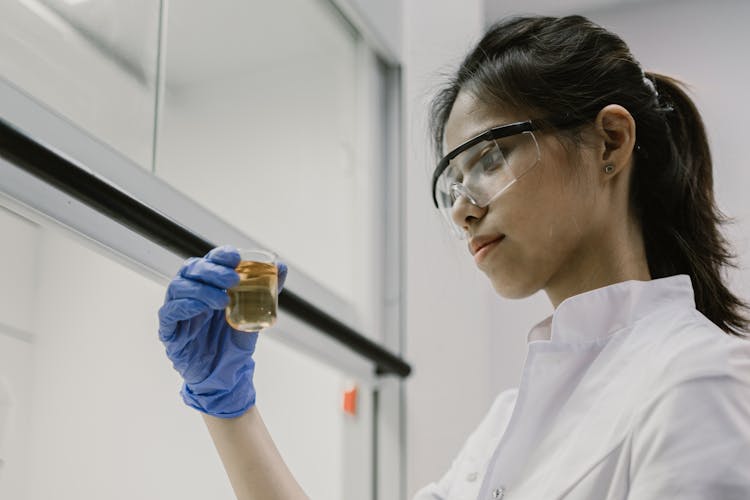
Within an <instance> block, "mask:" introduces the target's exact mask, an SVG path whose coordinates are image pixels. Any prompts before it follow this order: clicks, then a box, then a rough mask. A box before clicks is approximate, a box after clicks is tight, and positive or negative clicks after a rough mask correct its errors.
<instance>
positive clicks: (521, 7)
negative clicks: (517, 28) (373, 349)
mask: <svg viewBox="0 0 750 500" xmlns="http://www.w3.org/2000/svg"><path fill="white" fill-rule="evenodd" d="M648 1H654V0H525V1H524V2H523V3H521V2H514V1H510V0H485V4H484V12H485V17H486V24H487V25H489V24H492V23H493V22H495V21H497V20H498V19H500V18H502V17H505V16H508V15H511V14H542V15H555V16H564V15H569V14H584V15H585V14H586V13H588V12H591V11H599V10H605V9H609V8H616V7H621V6H623V5H632V4H636V3H644V2H648Z"/></svg>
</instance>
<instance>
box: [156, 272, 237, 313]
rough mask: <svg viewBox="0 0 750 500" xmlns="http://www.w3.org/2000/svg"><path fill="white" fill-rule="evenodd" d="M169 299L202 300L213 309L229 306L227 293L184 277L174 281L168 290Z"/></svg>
mask: <svg viewBox="0 0 750 500" xmlns="http://www.w3.org/2000/svg"><path fill="white" fill-rule="evenodd" d="M167 297H168V300H174V299H196V300H200V301H201V302H203V303H205V304H207V305H208V306H209V307H210V308H211V309H223V308H225V307H226V306H227V305H228V304H229V295H227V292H226V291H224V290H221V289H219V288H216V287H215V286H211V285H206V284H205V283H201V282H200V281H195V280H191V279H188V278H183V277H178V278H175V279H173V280H172V282H171V283H170V284H169V287H168V288H167Z"/></svg>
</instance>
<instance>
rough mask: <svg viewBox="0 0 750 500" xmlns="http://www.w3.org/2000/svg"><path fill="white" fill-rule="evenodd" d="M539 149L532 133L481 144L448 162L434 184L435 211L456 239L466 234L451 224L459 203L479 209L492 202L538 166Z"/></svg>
mask: <svg viewBox="0 0 750 500" xmlns="http://www.w3.org/2000/svg"><path fill="white" fill-rule="evenodd" d="M540 156H541V155H540V152H539V145H538V143H537V142H536V138H535V137H534V134H533V133H532V132H523V133H521V134H517V135H513V136H510V137H504V138H501V139H494V140H490V141H483V142H480V143H478V144H476V145H475V146H473V147H471V148H469V149H467V150H466V151H463V152H461V153H460V154H459V155H458V156H456V157H455V158H454V159H452V160H451V162H450V164H448V166H447V167H446V169H445V170H444V171H443V173H442V174H441V175H440V177H439V178H438V180H437V184H436V186H435V190H436V192H435V195H436V198H437V202H438V209H439V210H440V213H441V214H442V215H443V217H444V219H445V220H446V221H447V223H448V225H449V226H450V228H451V230H452V231H453V232H454V233H455V234H456V236H457V237H458V238H459V239H465V238H466V233H465V231H464V230H463V228H462V227H460V226H458V225H457V224H456V223H455V221H454V220H453V216H452V215H453V211H454V208H456V207H457V205H458V204H459V203H465V202H469V203H472V204H474V205H476V206H478V207H480V208H484V207H486V206H487V205H489V204H490V203H491V202H492V201H493V200H494V199H495V198H497V197H498V196H500V194H501V193H502V192H503V191H505V190H506V189H507V188H509V187H510V186H511V185H512V184H513V183H514V182H516V181H517V180H518V179H520V178H521V177H522V176H523V175H524V174H526V173H527V172H528V171H529V170H531V169H532V168H534V166H536V165H537V164H538V163H539V159H540Z"/></svg>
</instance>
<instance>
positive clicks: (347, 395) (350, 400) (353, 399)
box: [344, 385, 357, 415]
mask: <svg viewBox="0 0 750 500" xmlns="http://www.w3.org/2000/svg"><path fill="white" fill-rule="evenodd" d="M344 412H345V413H348V414H349V415H356V414H357V386H356V385H355V386H354V387H352V388H351V389H349V390H348V391H344Z"/></svg>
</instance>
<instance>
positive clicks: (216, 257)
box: [206, 245, 240, 269]
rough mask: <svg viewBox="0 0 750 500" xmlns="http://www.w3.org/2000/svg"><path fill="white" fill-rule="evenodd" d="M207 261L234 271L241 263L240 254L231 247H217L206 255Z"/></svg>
mask: <svg viewBox="0 0 750 500" xmlns="http://www.w3.org/2000/svg"><path fill="white" fill-rule="evenodd" d="M206 259H207V260H210V261H211V262H213V263H214V264H221V265H222V266H227V267H231V268H232V269H234V268H235V267H237V264H239V263H240V252H238V251H237V249H236V248H234V247H233V246H231V245H224V246H220V247H216V248H214V249H213V250H211V251H210V252H208V253H207V254H206Z"/></svg>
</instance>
